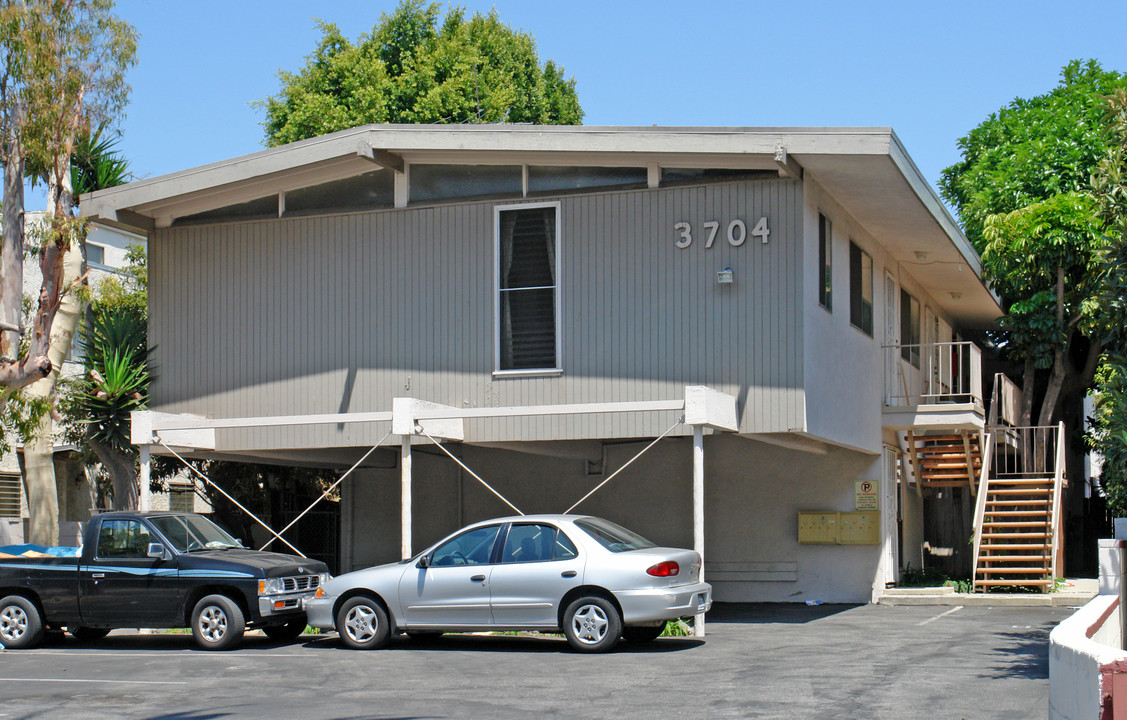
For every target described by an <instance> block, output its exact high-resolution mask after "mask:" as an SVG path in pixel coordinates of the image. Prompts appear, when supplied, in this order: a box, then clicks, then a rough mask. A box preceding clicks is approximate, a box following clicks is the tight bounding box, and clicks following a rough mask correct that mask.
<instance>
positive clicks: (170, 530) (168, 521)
mask: <svg viewBox="0 0 1127 720" xmlns="http://www.w3.org/2000/svg"><path fill="white" fill-rule="evenodd" d="M149 521H150V522H151V523H152V524H153V525H155V526H156V528H157V530H160V532H161V534H162V535H164V537H165V538H167V539H168V542H170V543H172V546H173V547H175V548H176V550H177V551H178V552H192V551H193V550H204V549H210V550H223V549H226V548H237V547H242V543H240V542H239V541H238V540H236V539H235V538H233V537H231V536H230V535H228V534H227V533H226V532H225V531H224V530H223V528H221V527H219V526H218V525H216V524H215V523H213V522H212V521H210V520H208V519H207V518H204V517H200V516H199V515H164V516H161V517H154V518H150V519H149Z"/></svg>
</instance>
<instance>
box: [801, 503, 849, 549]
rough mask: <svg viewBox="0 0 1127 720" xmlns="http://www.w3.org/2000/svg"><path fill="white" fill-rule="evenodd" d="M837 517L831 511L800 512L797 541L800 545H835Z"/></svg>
mask: <svg viewBox="0 0 1127 720" xmlns="http://www.w3.org/2000/svg"><path fill="white" fill-rule="evenodd" d="M838 515H840V513H837V512H833V511H826V512H800V513H799V514H798V541H799V542H800V543H810V544H820V545H835V544H836V543H837V527H838Z"/></svg>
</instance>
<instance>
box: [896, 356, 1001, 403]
mask: <svg viewBox="0 0 1127 720" xmlns="http://www.w3.org/2000/svg"><path fill="white" fill-rule="evenodd" d="M884 352H885V356H884V358H885V360H884V368H885V370H884V377H885V403H886V404H887V405H888V406H889V407H910V406H916V405H933V404H942V403H977V404H978V405H982V350H980V349H979V348H978V346H977V345H975V344H974V343H972V342H965V341H964V342H937V343H919V344H914V345H886V346H885V347H884Z"/></svg>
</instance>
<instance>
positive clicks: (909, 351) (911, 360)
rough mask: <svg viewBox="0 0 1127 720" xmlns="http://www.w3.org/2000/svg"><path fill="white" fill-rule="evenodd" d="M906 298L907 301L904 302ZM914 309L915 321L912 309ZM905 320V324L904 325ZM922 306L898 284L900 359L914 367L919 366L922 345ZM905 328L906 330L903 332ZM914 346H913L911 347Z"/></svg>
mask: <svg viewBox="0 0 1127 720" xmlns="http://www.w3.org/2000/svg"><path fill="white" fill-rule="evenodd" d="M905 300H907V302H905ZM913 308H914V309H915V322H914V323H913V321H912V309H913ZM905 321H906V322H907V326H905ZM922 323H923V306H922V305H921V304H920V301H919V299H917V298H916V296H915V295H913V294H912V293H910V292H908V291H907V290H905V289H904V286H903V285H901V286H900V359H901V360H903V361H904V362H906V363H908V364H909V365H911V366H912V367H914V368H917V369H919V367H920V355H921V353H920V350H921V349H922V348H921V346H922V345H923V339H922V334H923V326H922ZM905 329H907V330H908V332H907V333H905V332H904V331H905ZM913 346H914V347H913Z"/></svg>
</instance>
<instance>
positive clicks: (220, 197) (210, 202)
mask: <svg viewBox="0 0 1127 720" xmlns="http://www.w3.org/2000/svg"><path fill="white" fill-rule="evenodd" d="M368 170H371V165H370V164H369V163H367V162H366V161H364V160H361V159H360V158H357V157H356V156H355V155H353V156H351V157H344V158H339V159H336V160H332V161H327V162H324V163H321V164H319V165H314V166H311V167H307V168H302V169H297V170H288V171H283V172H277V173H273V174H271V175H268V176H263V177H259V178H256V179H255V180H252V181H248V182H241V183H233V184H230V185H222V186H217V187H214V188H210V189H208V190H204V191H198V192H194V193H190V194H187V195H181V196H175V199H174V200H173V201H171V202H170V201H168V200H161V201H155V202H151V203H146V204H144V205H138V206H135V207H134V209H135V210H136V211H137V212H139V213H142V214H145V215H151V216H154V217H157V218H161V217H171V218H178V217H184V216H185V215H193V214H195V213H199V212H206V211H207V210H214V209H216V208H221V207H226V206H228V205H237V204H239V203H243V202H249V201H251V200H257V199H258V198H262V197H267V196H269V195H274V194H277V193H280V192H289V191H291V190H297V189H299V188H303V187H309V186H312V185H319V184H321V183H327V182H332V181H334V180H343V179H344V178H349V177H353V176H356V175H359V174H361V173H363V172H365V171H368Z"/></svg>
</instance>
